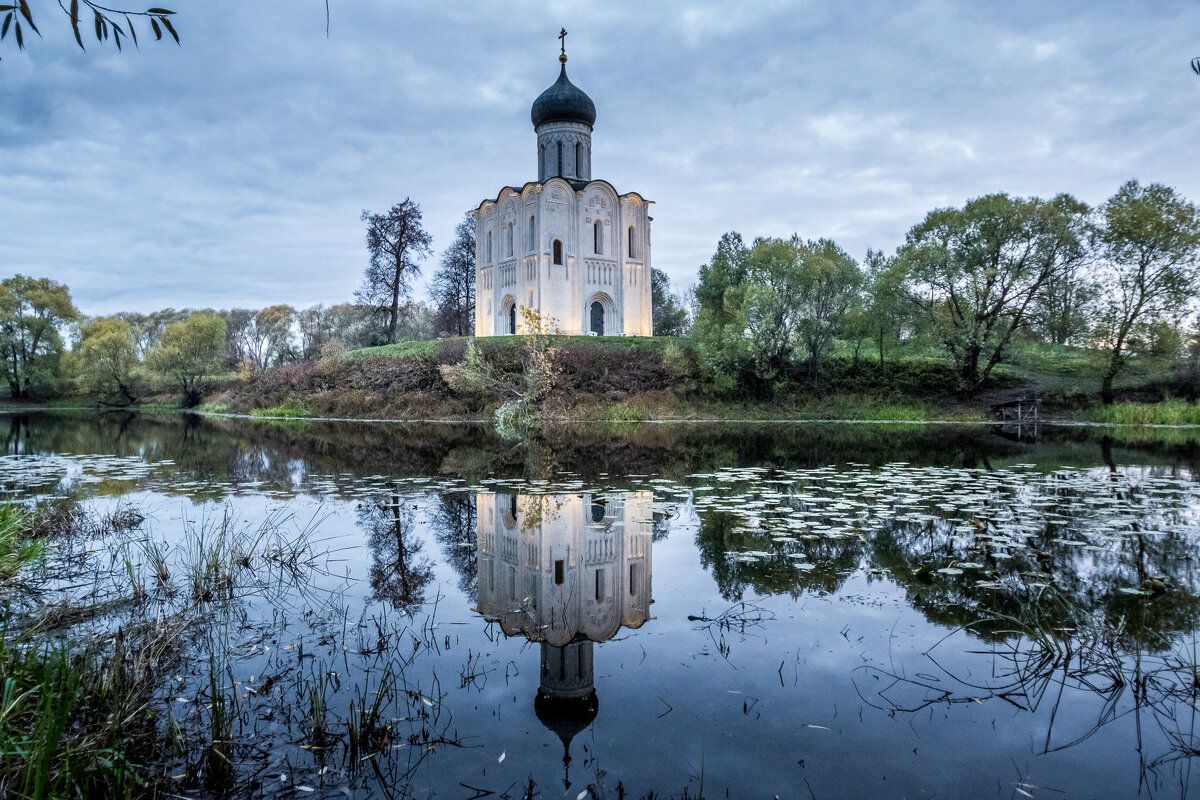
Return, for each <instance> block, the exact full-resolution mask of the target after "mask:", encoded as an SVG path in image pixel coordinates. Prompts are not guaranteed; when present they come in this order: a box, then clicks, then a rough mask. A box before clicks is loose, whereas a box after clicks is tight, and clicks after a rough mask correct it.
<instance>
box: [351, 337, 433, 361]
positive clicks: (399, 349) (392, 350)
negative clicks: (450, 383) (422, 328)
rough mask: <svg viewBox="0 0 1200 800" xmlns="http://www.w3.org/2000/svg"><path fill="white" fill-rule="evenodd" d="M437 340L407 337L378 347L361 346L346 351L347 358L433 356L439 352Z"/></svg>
mask: <svg viewBox="0 0 1200 800" xmlns="http://www.w3.org/2000/svg"><path fill="white" fill-rule="evenodd" d="M438 348H439V344H438V342H437V340H435V339H431V340H425V341H416V340H411V339H405V340H402V341H399V342H396V343H395V344H385V345H380V346H378V347H361V348H359V349H357V350H350V351H348V352H347V353H346V357H347V358H373V357H374V356H389V357H391V358H413V357H418V356H433V355H437V353H438Z"/></svg>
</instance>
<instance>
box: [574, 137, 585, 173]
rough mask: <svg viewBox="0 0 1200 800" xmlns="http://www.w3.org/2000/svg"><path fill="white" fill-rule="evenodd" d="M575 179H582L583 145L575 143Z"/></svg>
mask: <svg viewBox="0 0 1200 800" xmlns="http://www.w3.org/2000/svg"><path fill="white" fill-rule="evenodd" d="M575 177H576V178H582V177H583V145H581V144H580V143H579V142H576V143H575Z"/></svg>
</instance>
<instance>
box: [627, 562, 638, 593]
mask: <svg viewBox="0 0 1200 800" xmlns="http://www.w3.org/2000/svg"><path fill="white" fill-rule="evenodd" d="M629 596H630V597H637V564H630V565H629Z"/></svg>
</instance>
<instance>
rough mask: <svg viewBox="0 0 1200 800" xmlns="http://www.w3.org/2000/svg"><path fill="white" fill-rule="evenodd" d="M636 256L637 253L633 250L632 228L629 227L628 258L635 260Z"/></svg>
mask: <svg viewBox="0 0 1200 800" xmlns="http://www.w3.org/2000/svg"><path fill="white" fill-rule="evenodd" d="M636 255H637V253H636V251H635V250H634V248H633V226H632V225H630V226H629V257H630V258H635V257H636Z"/></svg>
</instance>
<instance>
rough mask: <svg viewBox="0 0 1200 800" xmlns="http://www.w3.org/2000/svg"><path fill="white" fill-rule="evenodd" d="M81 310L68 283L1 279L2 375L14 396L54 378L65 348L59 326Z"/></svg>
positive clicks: (22, 277) (17, 277)
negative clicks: (37, 383)
mask: <svg viewBox="0 0 1200 800" xmlns="http://www.w3.org/2000/svg"><path fill="white" fill-rule="evenodd" d="M78 316H79V313H78V312H77V311H76V310H75V305H74V304H73V303H72V302H71V294H70V292H69V291H68V290H67V287H66V286H64V285H63V284H61V283H57V282H55V281H52V280H50V279H49V278H30V277H27V276H25V275H14V276H12V277H11V278H5V279H4V280H3V281H0V355H2V356H3V360H2V361H0V375H3V377H4V380H6V381H7V382H8V389H9V392H10V393H11V395H12V396H13V397H14V398H20V399H25V398H28V397H29V393H30V390H31V389H32V388H33V385H34V384H35V382H38V381H42V380H46V379H48V378H50V377H52V376H53V375H54V373H55V371H56V370H57V368H58V361H59V356H61V355H62V351H63V340H62V333H61V330H60V329H61V328H62V327H63V326H64V325H65V324H66V323H68V322H71V321H73V320H75V319H76V318H77V317H78Z"/></svg>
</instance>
